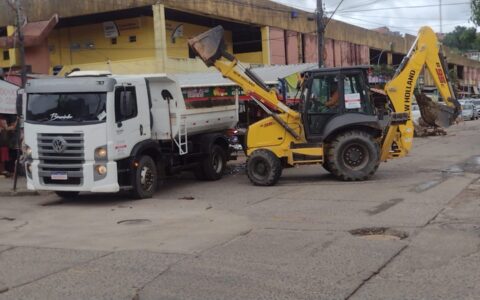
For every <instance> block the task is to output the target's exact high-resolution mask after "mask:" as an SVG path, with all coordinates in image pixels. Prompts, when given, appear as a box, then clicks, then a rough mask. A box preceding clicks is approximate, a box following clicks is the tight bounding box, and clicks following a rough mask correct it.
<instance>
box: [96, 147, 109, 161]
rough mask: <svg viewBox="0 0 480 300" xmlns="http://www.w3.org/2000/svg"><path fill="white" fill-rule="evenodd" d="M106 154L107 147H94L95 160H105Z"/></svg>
mask: <svg viewBox="0 0 480 300" xmlns="http://www.w3.org/2000/svg"><path fill="white" fill-rule="evenodd" d="M107 156H108V152H107V147H106V146H102V147H98V148H97V149H95V160H106V159H107Z"/></svg>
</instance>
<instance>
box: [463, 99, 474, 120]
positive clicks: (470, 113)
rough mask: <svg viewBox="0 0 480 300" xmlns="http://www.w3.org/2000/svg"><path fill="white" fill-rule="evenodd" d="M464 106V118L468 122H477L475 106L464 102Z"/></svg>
mask: <svg viewBox="0 0 480 300" xmlns="http://www.w3.org/2000/svg"><path fill="white" fill-rule="evenodd" d="M461 104H462V117H463V119H464V120H465V121H466V120H475V115H476V112H475V106H474V105H473V103H471V102H464V103H461Z"/></svg>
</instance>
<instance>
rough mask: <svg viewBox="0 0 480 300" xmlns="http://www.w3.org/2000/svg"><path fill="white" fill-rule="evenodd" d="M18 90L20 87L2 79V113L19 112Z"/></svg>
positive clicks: (0, 103) (0, 90)
mask: <svg viewBox="0 0 480 300" xmlns="http://www.w3.org/2000/svg"><path fill="white" fill-rule="evenodd" d="M17 90H18V87H17V86H16V85H13V84H11V83H8V82H6V81H3V80H0V113H1V114H12V115H15V114H16V113H17V108H16V102H17Z"/></svg>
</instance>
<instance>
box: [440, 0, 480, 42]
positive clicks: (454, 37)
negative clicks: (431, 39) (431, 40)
mask: <svg viewBox="0 0 480 300" xmlns="http://www.w3.org/2000/svg"><path fill="white" fill-rule="evenodd" d="M475 1H480V0H475ZM443 44H444V45H446V46H448V47H450V48H456V49H458V50H460V51H468V50H475V49H478V45H479V44H480V37H479V36H478V34H477V30H476V29H475V27H470V28H467V27H465V26H457V27H455V30H453V31H452V32H449V33H447V34H446V35H445V37H444V38H443Z"/></svg>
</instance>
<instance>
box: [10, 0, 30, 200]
mask: <svg viewBox="0 0 480 300" xmlns="http://www.w3.org/2000/svg"><path fill="white" fill-rule="evenodd" d="M7 1H10V0H7ZM15 13H16V23H17V24H16V27H17V28H16V36H14V39H15V44H18V48H19V52H20V65H21V73H20V78H21V80H22V86H21V88H22V89H25V84H26V83H27V65H26V64H25V44H24V36H23V32H22V26H23V25H24V18H23V14H22V6H21V4H20V0H15ZM22 100H23V97H22V95H17V105H16V106H17V123H16V127H15V135H16V137H17V159H16V161H15V170H14V174H13V191H16V190H17V181H18V171H19V168H20V156H21V153H22V151H21V149H22V141H21V138H20V136H21V132H20V122H21V115H22V103H23V101H22Z"/></svg>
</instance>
